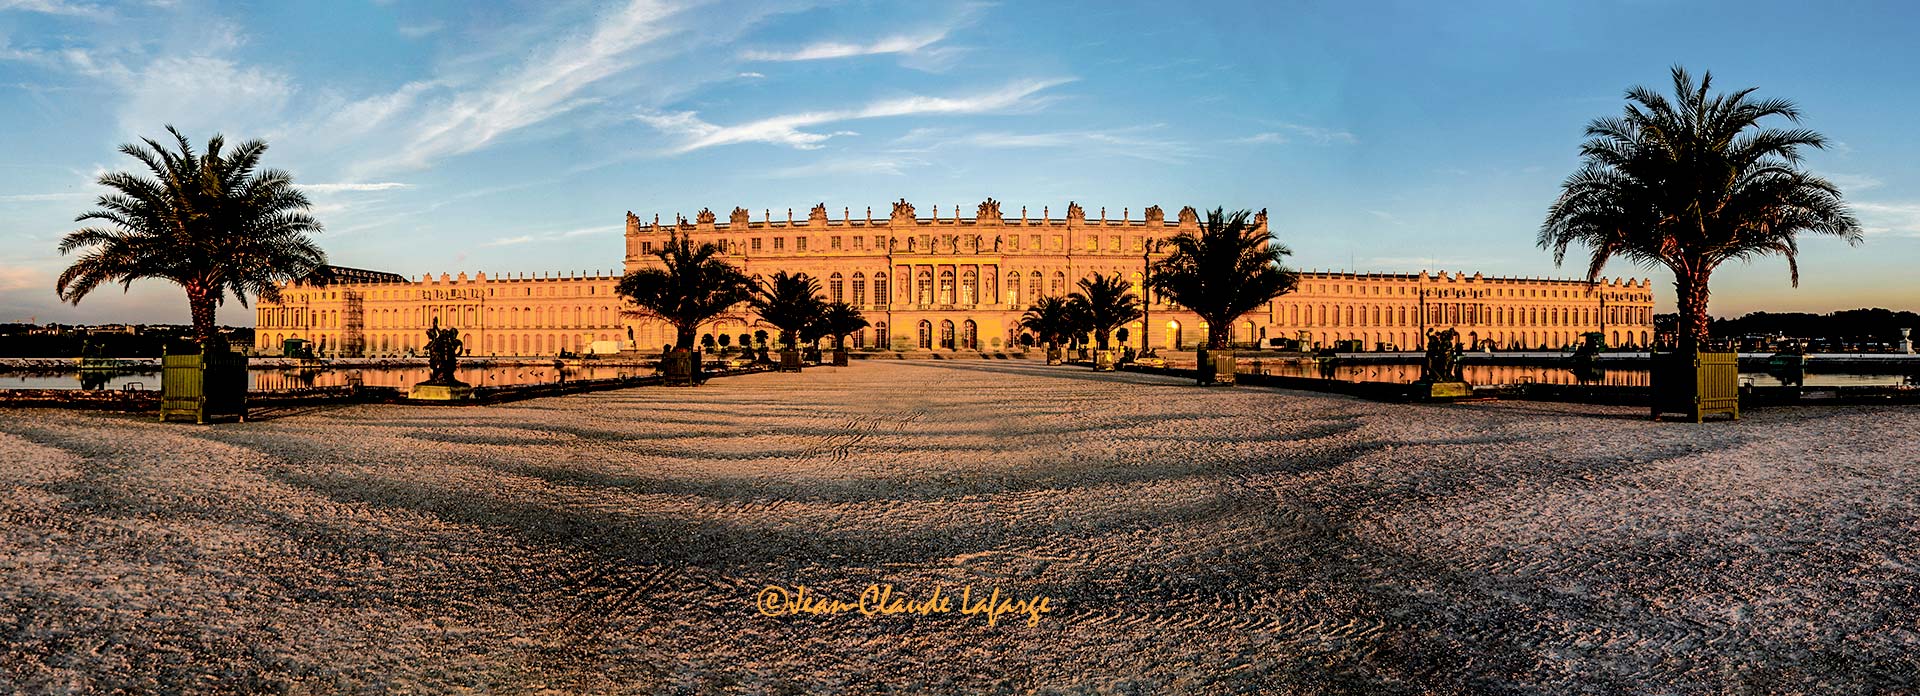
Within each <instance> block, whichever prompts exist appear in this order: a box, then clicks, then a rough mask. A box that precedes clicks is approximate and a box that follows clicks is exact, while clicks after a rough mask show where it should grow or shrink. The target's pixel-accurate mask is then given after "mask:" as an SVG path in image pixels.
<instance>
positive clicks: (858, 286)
mask: <svg viewBox="0 0 1920 696" xmlns="http://www.w3.org/2000/svg"><path fill="white" fill-rule="evenodd" d="M866 303H867V276H866V274H864V273H861V272H859V271H854V273H853V304H854V306H856V307H858V306H863V305H865V304H866Z"/></svg>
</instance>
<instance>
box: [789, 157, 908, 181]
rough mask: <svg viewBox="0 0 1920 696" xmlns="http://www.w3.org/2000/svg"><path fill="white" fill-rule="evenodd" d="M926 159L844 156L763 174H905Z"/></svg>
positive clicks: (795, 176) (803, 176) (807, 175)
mask: <svg viewBox="0 0 1920 696" xmlns="http://www.w3.org/2000/svg"><path fill="white" fill-rule="evenodd" d="M926 164H927V161H926V160H921V159H914V158H890V157H871V156H845V157H835V158H832V159H826V160H821V161H819V162H812V163H808V164H802V165H799V166H794V167H784V168H781V169H774V170H771V171H768V172H766V173H765V174H763V176H765V177H767V178H771V179H804V178H808V177H815V176H827V175H862V174H870V175H880V176H905V175H906V173H907V169H908V168H910V167H918V166H925V165H926Z"/></svg>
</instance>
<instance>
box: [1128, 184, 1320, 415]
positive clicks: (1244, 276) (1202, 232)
mask: <svg viewBox="0 0 1920 696" xmlns="http://www.w3.org/2000/svg"><path fill="white" fill-rule="evenodd" d="M1167 244H1169V245H1171V246H1172V247H1173V254H1172V255H1170V256H1168V257H1167V258H1165V259H1162V260H1160V261H1157V262H1155V263H1154V264H1153V266H1152V268H1151V269H1149V270H1150V272H1149V273H1148V275H1147V286H1148V287H1151V288H1154V289H1156V290H1159V291H1160V292H1162V293H1164V294H1165V295H1166V296H1167V298H1168V299H1170V300H1172V301H1174V302H1175V303H1178V304H1179V305H1180V306H1183V307H1186V308H1187V309H1189V310H1192V311H1193V313H1194V314H1198V315H1200V318H1201V319H1203V320H1205V321H1206V322H1207V338H1206V342H1205V343H1203V344H1202V346H1201V348H1200V350H1199V351H1198V354H1197V357H1198V364H1197V365H1196V367H1195V371H1194V375H1195V381H1196V382H1198V383H1199V384H1203V385H1205V384H1232V383H1233V381H1234V373H1235V368H1236V366H1235V363H1234V356H1233V352H1232V351H1231V350H1229V349H1228V340H1229V338H1230V337H1231V334H1232V327H1233V322H1234V320H1236V319H1239V318H1240V317H1241V316H1242V315H1244V314H1246V313H1248V312H1251V311H1253V310H1255V309H1258V308H1260V307H1262V306H1264V305H1266V304H1267V303H1268V302H1271V301H1273V299H1274V298H1276V297H1279V296H1281V295H1284V294H1286V293H1288V292H1290V291H1292V290H1293V288H1294V286H1295V285H1296V284H1297V283H1298V278H1297V277H1296V276H1295V275H1294V273H1293V272H1292V271H1289V270H1287V269H1286V267H1285V266H1282V265H1281V260H1282V259H1283V258H1284V257H1286V256H1287V255H1288V254H1291V253H1293V252H1291V251H1289V250H1288V249H1287V248H1286V247H1285V246H1283V245H1281V244H1279V243H1278V242H1275V241H1273V238H1272V235H1270V234H1268V233H1267V214H1266V211H1264V210H1263V211H1260V213H1259V214H1258V215H1257V216H1256V215H1254V214H1252V213H1249V212H1247V211H1245V210H1241V211H1237V212H1234V213H1232V214H1226V213H1225V212H1224V211H1222V210H1221V209H1219V208H1215V209H1213V211H1212V212H1209V213H1207V219H1206V220H1205V222H1203V223H1202V224H1201V226H1200V229H1199V231H1198V232H1181V233H1180V234H1178V235H1175V236H1174V237H1173V238H1171V239H1168V240H1167Z"/></svg>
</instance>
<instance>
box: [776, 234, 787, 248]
mask: <svg viewBox="0 0 1920 696" xmlns="http://www.w3.org/2000/svg"><path fill="white" fill-rule="evenodd" d="M786 248H787V238H786V237H774V238H773V250H774V251H785V250H786Z"/></svg>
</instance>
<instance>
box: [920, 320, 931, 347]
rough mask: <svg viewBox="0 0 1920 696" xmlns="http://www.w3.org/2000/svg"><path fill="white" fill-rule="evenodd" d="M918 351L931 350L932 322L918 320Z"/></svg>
mask: <svg viewBox="0 0 1920 696" xmlns="http://www.w3.org/2000/svg"><path fill="white" fill-rule="evenodd" d="M920 349H921V350H933V322H930V321H927V320H925V319H921V320H920Z"/></svg>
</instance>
